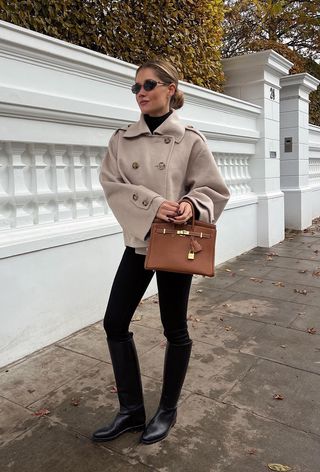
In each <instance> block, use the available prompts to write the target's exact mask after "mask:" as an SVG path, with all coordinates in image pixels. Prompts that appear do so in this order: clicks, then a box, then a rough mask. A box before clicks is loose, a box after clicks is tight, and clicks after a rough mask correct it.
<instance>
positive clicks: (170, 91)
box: [168, 83, 176, 97]
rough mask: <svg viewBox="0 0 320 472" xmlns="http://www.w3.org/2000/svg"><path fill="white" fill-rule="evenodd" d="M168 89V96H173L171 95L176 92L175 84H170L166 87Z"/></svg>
mask: <svg viewBox="0 0 320 472" xmlns="http://www.w3.org/2000/svg"><path fill="white" fill-rule="evenodd" d="M168 90H169V95H170V97H173V95H174V94H175V92H176V86H175V84H173V83H172V84H170V85H169V87H168Z"/></svg>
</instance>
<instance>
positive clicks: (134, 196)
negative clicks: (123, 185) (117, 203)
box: [132, 193, 138, 201]
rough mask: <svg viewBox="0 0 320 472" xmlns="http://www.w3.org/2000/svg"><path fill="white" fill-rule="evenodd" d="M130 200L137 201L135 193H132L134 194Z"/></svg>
mask: <svg viewBox="0 0 320 472" xmlns="http://www.w3.org/2000/svg"><path fill="white" fill-rule="evenodd" d="M132 198H133V200H134V201H137V200H138V195H137V194H136V193H134V194H133V195H132Z"/></svg>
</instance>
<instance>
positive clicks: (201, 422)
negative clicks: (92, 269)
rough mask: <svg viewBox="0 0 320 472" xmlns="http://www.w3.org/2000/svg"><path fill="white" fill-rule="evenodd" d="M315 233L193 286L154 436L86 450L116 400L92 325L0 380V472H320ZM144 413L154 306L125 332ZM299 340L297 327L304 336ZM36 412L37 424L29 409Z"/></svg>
mask: <svg viewBox="0 0 320 472" xmlns="http://www.w3.org/2000/svg"><path fill="white" fill-rule="evenodd" d="M319 306H320V224H319V222H318V224H315V225H314V227H312V228H311V229H309V230H308V232H305V233H302V234H295V233H291V234H289V235H287V239H286V240H285V241H284V242H283V243H281V244H278V245H276V246H274V247H273V248H271V249H269V250H268V249H261V248H257V249H255V250H252V251H250V252H248V253H246V254H243V255H241V256H240V257H238V258H236V259H234V260H231V261H228V262H227V263H225V264H223V265H222V266H220V267H219V268H218V270H217V277H216V278H214V279H208V278H202V277H197V278H195V280H194V284H193V288H192V294H191V299H190V305H189V326H190V334H191V337H192V339H193V340H194V349H193V353H192V358H191V362H190V368H189V371H188V374H187V378H186V382H185V385H184V390H183V395H182V397H181V401H180V407H179V410H178V421H177V424H176V426H175V427H174V428H173V429H172V431H171V433H170V435H169V436H168V438H167V439H165V440H164V441H162V442H160V443H157V444H154V445H151V446H146V445H142V444H138V440H139V436H140V433H129V434H125V435H123V436H122V437H120V438H118V439H116V440H114V441H111V442H108V443H104V444H93V443H92V442H91V441H90V436H91V432H92V431H93V430H94V429H96V428H98V427H100V426H102V425H103V424H104V423H107V422H108V421H109V420H111V419H112V418H113V415H114V414H115V412H116V410H117V395H116V393H114V388H113V386H114V380H113V373H112V367H111V364H110V357H109V354H107V352H106V343H105V337H104V333H103V329H102V324H101V323H98V324H95V325H93V326H90V327H88V328H86V329H84V330H82V331H80V332H78V333H75V334H73V335H72V336H70V337H68V338H66V339H63V340H62V341H60V342H57V343H55V344H54V345H52V346H50V347H48V348H46V349H43V350H41V351H38V352H36V353H35V354H34V355H32V356H28V357H26V358H24V359H22V360H21V361H19V362H18V363H16V364H13V365H10V366H7V367H6V368H4V369H2V370H1V371H0V412H1V423H0V435H1V442H2V446H1V449H0V470H1V472H4V471H10V472H31V471H32V472H69V471H70V472H75V471H77V472H106V471H112V472H118V471H125V472H127V471H128V472H130V471H137V472H140V471H141V472H148V471H161V472H179V471H181V472H182V471H184V472H188V471H190V472H194V471H197V472H207V471H208V472H265V471H267V470H268V464H270V463H280V464H283V465H287V466H289V467H291V470H292V472H319V471H320V375H319V374H320V336H319V335H320V309H319ZM132 330H133V331H134V333H135V339H136V344H137V347H138V352H139V357H140V361H141V370H142V374H143V384H144V390H145V401H146V409H147V414H148V416H151V415H152V414H153V413H154V412H155V410H156V407H157V402H158V399H159V396H160V388H161V375H162V362H163V355H164V345H165V343H164V337H163V335H162V330H161V326H160V322H159V315H158V304H157V299H156V297H152V298H149V299H148V300H147V301H145V302H143V303H142V304H141V305H140V307H139V310H138V312H137V316H136V321H134V322H133V323H132ZM308 331H309V332H308ZM39 410H43V413H45V411H44V410H48V413H47V414H46V415H44V416H42V417H41V416H33V415H32V414H33V413H34V412H39Z"/></svg>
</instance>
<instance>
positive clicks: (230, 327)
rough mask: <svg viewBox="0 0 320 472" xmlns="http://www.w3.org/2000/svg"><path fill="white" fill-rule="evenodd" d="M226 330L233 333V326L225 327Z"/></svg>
mask: <svg viewBox="0 0 320 472" xmlns="http://www.w3.org/2000/svg"><path fill="white" fill-rule="evenodd" d="M224 329H225V330H226V331H231V330H232V326H225V327H224Z"/></svg>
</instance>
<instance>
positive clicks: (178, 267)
mask: <svg viewBox="0 0 320 472" xmlns="http://www.w3.org/2000/svg"><path fill="white" fill-rule="evenodd" d="M189 221H190V220H189ZM215 242H216V227H215V225H213V224H210V223H204V222H203V221H198V220H195V217H194V211H193V214H192V220H191V223H190V224H189V223H188V224H187V225H176V224H174V223H166V222H165V221H162V220H159V219H157V220H155V222H154V223H152V225H151V234H150V243H149V247H148V250H147V255H146V258H145V264H144V266H145V269H150V270H163V271H167V272H180V273H182V274H199V275H206V276H207V277H213V276H214V256H215Z"/></svg>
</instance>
